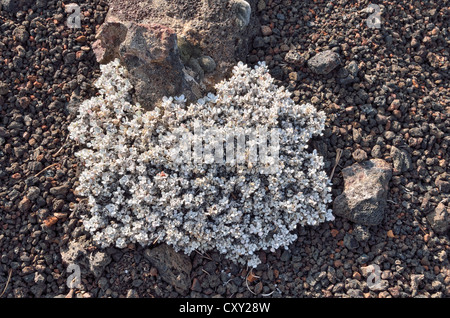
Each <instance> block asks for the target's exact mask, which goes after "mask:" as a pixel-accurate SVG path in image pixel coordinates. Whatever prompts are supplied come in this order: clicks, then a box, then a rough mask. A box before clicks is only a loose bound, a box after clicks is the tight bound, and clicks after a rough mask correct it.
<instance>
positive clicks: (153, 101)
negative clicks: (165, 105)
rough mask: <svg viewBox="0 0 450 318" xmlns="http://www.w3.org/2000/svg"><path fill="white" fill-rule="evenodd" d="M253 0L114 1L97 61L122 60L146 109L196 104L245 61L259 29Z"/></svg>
mask: <svg viewBox="0 0 450 318" xmlns="http://www.w3.org/2000/svg"><path fill="white" fill-rule="evenodd" d="M251 2H252V1H243V0H226V1H223V0H209V1H197V0H173V1H151V0H145V1H138V0H127V1H122V0H110V1H109V5H110V7H109V12H108V15H107V17H106V19H105V22H104V24H103V25H102V26H101V27H100V29H99V31H98V32H97V36H96V37H97V41H96V42H95V43H94V44H93V49H94V52H95V55H96V57H97V61H99V62H100V63H107V62H110V61H111V60H113V59H114V58H120V60H121V63H122V64H123V65H124V66H125V67H126V68H127V70H128V71H129V75H130V80H131V82H132V84H133V86H134V87H135V101H137V102H139V103H140V104H141V105H142V106H144V108H146V109H152V108H153V107H154V106H155V105H157V104H158V103H159V102H160V100H161V99H162V97H164V96H177V95H181V94H184V95H185V96H186V97H187V99H188V100H191V101H193V100H195V99H197V98H199V97H201V96H202V95H203V94H204V93H205V92H207V91H211V90H212V89H213V86H214V85H215V84H216V83H218V82H220V81H221V80H223V79H225V78H226V77H227V76H228V75H229V72H230V70H231V68H232V66H234V65H235V64H236V63H237V62H238V61H241V60H243V59H245V56H246V54H247V53H248V52H249V42H248V39H251V38H252V36H253V34H254V33H255V32H256V30H257V29H258V28H257V23H256V22H255V18H254V17H253V15H251V13H252V12H253V11H254V10H251V7H254V6H255V4H254V3H251ZM205 61H206V63H205Z"/></svg>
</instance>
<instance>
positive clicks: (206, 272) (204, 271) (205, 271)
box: [202, 268, 211, 276]
mask: <svg viewBox="0 0 450 318" xmlns="http://www.w3.org/2000/svg"><path fill="white" fill-rule="evenodd" d="M202 272H204V273H206V274H207V275H208V276H211V274H210V273H208V272H207V271H205V270H204V269H203V268H202Z"/></svg>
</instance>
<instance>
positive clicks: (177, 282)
mask: <svg viewBox="0 0 450 318" xmlns="http://www.w3.org/2000/svg"><path fill="white" fill-rule="evenodd" d="M144 256H145V258H146V259H148V260H149V261H150V263H151V264H152V265H153V266H154V267H156V269H157V270H158V274H159V275H160V276H161V278H162V279H163V280H164V281H166V282H167V283H168V284H170V285H172V286H174V287H175V289H176V290H177V291H179V292H180V293H181V294H186V293H187V292H188V291H189V288H190V287H191V278H190V273H191V269H192V263H191V261H190V259H189V257H187V256H186V255H184V254H180V253H177V252H175V250H174V249H173V248H172V247H170V246H169V245H167V244H161V245H159V246H156V247H154V248H151V249H146V250H145V251H144Z"/></svg>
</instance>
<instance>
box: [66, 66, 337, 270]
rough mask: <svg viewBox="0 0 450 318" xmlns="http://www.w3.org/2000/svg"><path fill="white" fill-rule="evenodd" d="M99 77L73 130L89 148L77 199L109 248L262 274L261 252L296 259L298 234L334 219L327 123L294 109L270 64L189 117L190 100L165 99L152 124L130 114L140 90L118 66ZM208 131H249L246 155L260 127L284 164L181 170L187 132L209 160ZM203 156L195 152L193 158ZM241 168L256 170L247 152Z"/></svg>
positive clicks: (242, 69) (244, 73)
mask: <svg viewBox="0 0 450 318" xmlns="http://www.w3.org/2000/svg"><path fill="white" fill-rule="evenodd" d="M101 71H102V75H101V76H100V78H99V79H98V80H97V81H96V86H97V87H98V89H99V95H98V96H96V97H94V98H91V99H89V100H86V101H84V102H83V103H82V105H81V106H80V108H79V114H78V116H77V118H76V120H75V121H74V122H72V123H71V125H70V127H69V131H70V137H71V138H72V139H73V140H75V141H78V142H79V143H80V144H81V145H83V146H84V148H83V149H82V150H80V151H79V152H77V153H76V155H77V156H78V157H79V158H80V160H81V161H82V163H83V171H82V172H81V175H80V177H79V182H80V185H79V187H78V188H77V191H78V193H79V194H80V195H82V196H86V197H87V198H88V202H89V206H90V210H89V213H88V215H85V216H84V220H83V224H84V226H85V228H86V229H87V230H88V231H89V232H90V233H92V234H93V239H94V241H95V242H96V243H98V244H99V245H100V246H102V247H106V246H109V245H115V246H117V247H119V248H123V247H125V246H126V245H127V244H128V243H131V242H137V243H140V244H142V245H150V244H152V243H153V242H155V241H160V242H166V243H168V244H170V245H172V246H173V247H174V248H175V249H176V250H182V251H183V252H185V253H186V254H189V253H190V252H192V251H194V250H198V251H200V252H204V251H207V250H210V249H216V250H218V251H219V252H220V253H222V254H224V255H225V257H227V258H228V259H230V260H232V261H236V262H240V263H247V264H248V265H249V266H251V267H254V266H256V265H258V263H259V262H260V260H259V258H258V256H257V255H256V254H255V252H256V251H258V250H261V249H264V250H272V251H273V250H275V249H277V248H279V247H285V248H287V246H288V245H289V244H290V243H292V242H293V241H294V240H295V239H296V238H297V236H296V234H295V229H296V227H297V225H317V224H319V223H320V222H324V221H328V220H333V219H334V218H333V215H332V214H331V210H329V209H328V208H327V204H328V203H329V202H331V195H330V190H331V189H330V183H329V180H328V178H327V175H326V173H325V172H324V170H323V160H322V158H321V157H320V156H319V155H318V154H317V152H316V151H315V150H313V151H311V152H308V151H307V149H308V141H309V140H310V138H311V137H312V136H314V135H320V134H321V133H322V130H323V129H324V124H325V115H324V113H323V112H318V111H317V110H316V109H315V108H314V107H313V106H312V105H310V104H306V105H297V104H295V103H294V102H293V100H292V99H291V98H290V97H289V96H290V94H289V92H287V91H286V90H285V89H284V88H283V87H277V86H276V85H275V84H274V83H273V79H272V77H271V76H270V74H269V72H268V69H267V67H266V66H265V64H263V63H261V64H259V65H257V66H256V67H255V68H254V69H250V68H249V67H247V66H246V65H244V64H243V63H239V64H238V65H237V66H235V68H234V69H233V75H232V76H231V78H230V79H228V80H224V81H222V82H220V83H219V84H217V85H216V94H212V93H210V94H208V95H207V96H205V97H204V98H201V99H199V100H198V101H197V102H195V103H191V104H189V105H187V104H186V99H185V98H184V96H179V97H168V98H164V99H163V102H162V105H161V106H160V107H156V108H155V109H154V110H152V111H148V112H143V110H142V108H141V107H140V105H138V104H133V103H132V102H131V99H130V90H131V89H132V86H131V84H130V82H129V80H128V79H127V78H126V70H125V69H124V68H122V67H121V66H120V64H119V62H118V61H117V60H116V61H113V62H111V63H109V64H107V65H102V66H101ZM198 122H200V123H201V125H202V128H204V129H214V131H215V132H218V133H219V135H220V132H222V136H226V135H227V133H228V132H229V131H230V129H234V128H239V129H241V130H242V131H244V139H245V140H246V141H247V143H248V141H249V138H248V135H247V134H251V133H252V132H255V131H257V129H258V127H260V126H261V125H262V126H264V128H265V129H275V130H276V131H277V143H278V144H277V148H276V152H277V156H273V155H274V153H275V150H274V149H275V148H273V147H268V149H269V151H268V153H267V154H271V155H272V157H271V158H272V159H271V160H272V161H260V162H249V161H248V160H247V161H244V162H238V161H239V160H235V159H236V158H238V157H236V158H232V159H233V160H228V159H229V158H227V160H226V163H225V164H217V163H216V162H214V160H212V161H211V160H207V158H206V157H201V158H195V157H194V158H193V159H192V161H186V160H178V159H179V156H180V155H182V153H181V149H180V147H179V145H180V133H181V135H182V134H183V132H184V133H185V134H191V136H193V140H192V145H195V143H196V142H197V145H198V146H200V153H205V151H204V147H205V144H206V141H205V140H204V137H199V136H198V134H197V135H196V134H195V133H194V132H195V125H196V123H198ZM196 138H197V139H196ZM198 138H200V139H198ZM202 138H203V139H202ZM218 140H219V141H221V142H223V143H220V145H219V146H218V147H219V148H215V149H216V154H217V153H218V152H217V149H220V147H222V146H223V147H227V142H228V146H232V144H233V143H236V142H237V140H236V138H234V137H232V138H231V139H226V138H225V137H224V138H223V139H218ZM258 140H259V139H258ZM273 141H274V139H273V140H272V142H273ZM216 143H217V140H216ZM259 145H260V146H261V143H260V144H259ZM202 146H203V148H202ZM216 146H217V144H216ZM193 148H195V146H193V147H192V148H191V144H190V143H188V147H187V148H185V149H184V151H185V152H186V151H189V150H191V149H193ZM201 149H203V152H202V150H201ZM261 149H262V148H260V149H259V152H258V151H257V152H256V153H255V154H259V155H261V154H262V152H261ZM194 150H195V149H194ZM223 156H226V152H224V154H223ZM243 156H244V157H245V158H247V159H248V152H244V155H243ZM216 157H217V156H216ZM188 158H189V157H188ZM196 159H198V160H196ZM275 161H276V162H275ZM275 163H276V165H275V166H276V168H275V169H274V170H271V173H263V171H264V168H267V165H268V164H269V165H270V164H275Z"/></svg>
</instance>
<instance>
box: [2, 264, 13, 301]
mask: <svg viewBox="0 0 450 318" xmlns="http://www.w3.org/2000/svg"><path fill="white" fill-rule="evenodd" d="M11 274H12V268H10V269H9V274H8V279H7V280H6V285H5V288H3V291H2V294H1V295H0V298H2V297H3V294H4V293H5V291H6V289H7V288H8V284H9V281H10V280H11Z"/></svg>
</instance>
